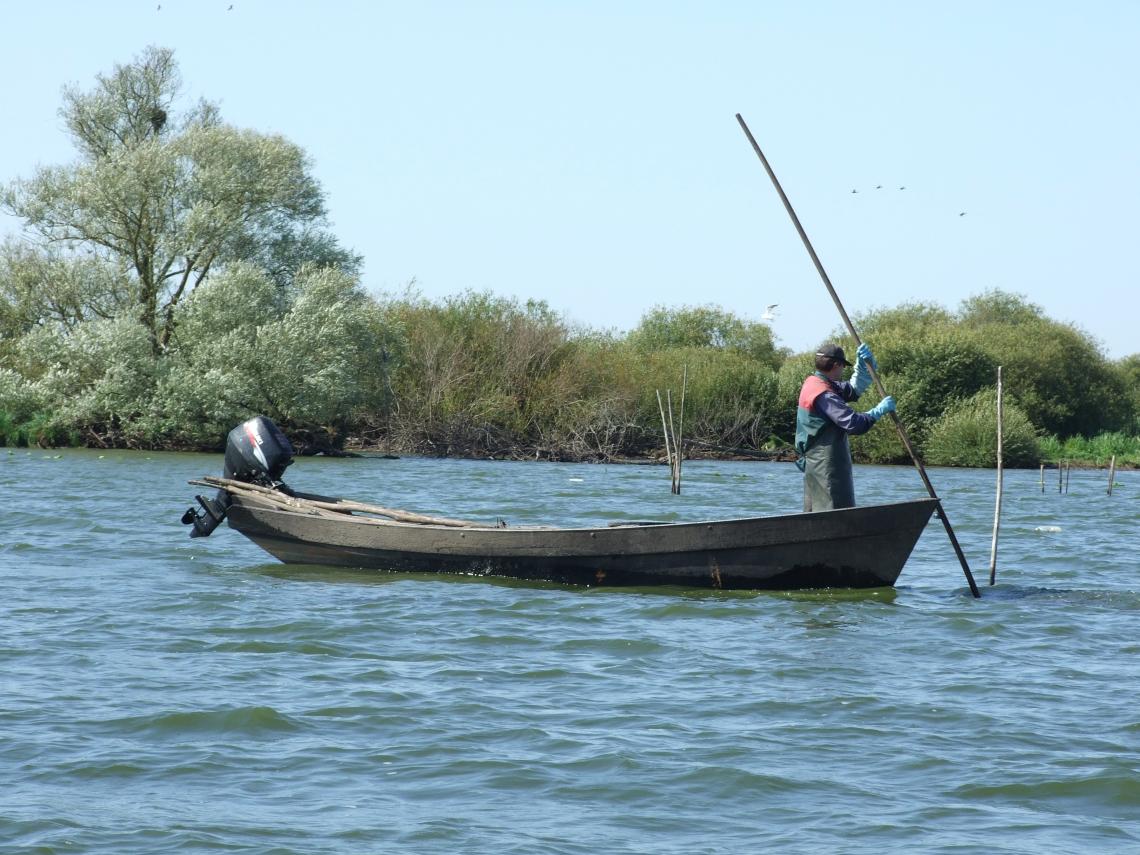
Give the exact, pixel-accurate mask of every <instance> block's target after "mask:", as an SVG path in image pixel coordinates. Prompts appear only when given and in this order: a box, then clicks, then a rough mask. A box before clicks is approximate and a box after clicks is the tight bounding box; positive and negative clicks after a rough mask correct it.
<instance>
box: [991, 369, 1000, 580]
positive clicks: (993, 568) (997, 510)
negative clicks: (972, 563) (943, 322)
mask: <svg viewBox="0 0 1140 855" xmlns="http://www.w3.org/2000/svg"><path fill="white" fill-rule="evenodd" d="M1001 393H1002V389H1001V366H1000V365H999V366H998V370H997V500H996V501H995V503H994V536H993V540H991V541H990V584H991V585H993V584H994V583H995V582H996V581H997V546H998V529H999V528H1000V526H1001V487H1002V412H1001Z"/></svg>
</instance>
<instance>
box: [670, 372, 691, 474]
mask: <svg viewBox="0 0 1140 855" xmlns="http://www.w3.org/2000/svg"><path fill="white" fill-rule="evenodd" d="M688 386H689V366H688V365H684V366H682V369H681V412H680V413H679V414H678V416H677V433H675V434H674V435H673V449H674V450H675V452H676V453H675V454H674V455H673V492H674V493H676V494H677V495H680V494H681V461H682V460H684V458H685V455H684V453H683V448H684V446H683V445H682V438H683V437H684V434H685V391H686V390H687V389H688ZM669 415H670V418H671V417H672V415H673V405H672V404H670V405H669Z"/></svg>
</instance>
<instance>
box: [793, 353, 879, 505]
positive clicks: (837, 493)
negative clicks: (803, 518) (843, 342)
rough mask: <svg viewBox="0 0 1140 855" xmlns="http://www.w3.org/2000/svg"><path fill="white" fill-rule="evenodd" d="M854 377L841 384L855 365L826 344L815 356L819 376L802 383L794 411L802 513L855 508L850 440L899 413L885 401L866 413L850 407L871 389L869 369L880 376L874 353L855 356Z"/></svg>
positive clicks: (810, 377) (844, 355) (816, 371)
mask: <svg viewBox="0 0 1140 855" xmlns="http://www.w3.org/2000/svg"><path fill="white" fill-rule="evenodd" d="M855 355H856V360H857V362H856V365H855V373H854V374H852V375H851V381H850V382H846V381H844V379H843V369H844V368H847V367H848V366H850V365H851V363H850V362H848V361H847V355H846V354H845V353H844V352H843V348H841V347H840V346H839V345H837V344H825V345H823V347H821V348H820V349H819V350H818V351H816V354H815V373H813V374H812V375H811V376H809V377H808V378H807V379H806V380H804V385H803V387H802V388H801V389H800V400H799V408H798V409H797V411H796V454H797V455H798V459H797V460H796V466H798V467H799V468H800V471H802V472H803V473H804V510H805V511H829V510H833V509H836V508H853V507H855V478H854V475H853V473H852V470H851V448H850V446H849V445H848V442H847V437H848V435H849V434H850V435H854V436H858V435H859V434H861V433H866V432H867V431H869V430H870V429H871V428H872V427H873V426H874V424H875V422H877V421H878V420H879V419H881V418H882V417H883V416H885V415H886V414H887V413H893V412H894V411H895V399H894V398H892V397H891V396H890V395H888V396H887V397H885V398H883V400H881V401H880V402H879V403H878V404H876V405H875V406H874V407H873V408H872V409H871V410H869V411H868V412H866V413H857V412H855V410H853V409H851V407H849V406H848V405H847V402H848V401H854V400H856V399H858V397H859V396H860V395H861V394H863V392H865V391H866V390H867V388H868V387H869V386H870V385H871V372H870V371H869V370H868V365H869V366H870V367H871V368H873V369H875V370H878V368H879V365H878V363H877V362H876V361H875V357H874V356H872V355H871V348H869V347H868V346H867V345H866V344H861V345H859V349H858V350H857V351H855Z"/></svg>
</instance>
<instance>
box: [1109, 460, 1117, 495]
mask: <svg viewBox="0 0 1140 855" xmlns="http://www.w3.org/2000/svg"><path fill="white" fill-rule="evenodd" d="M1115 480H1116V455H1115V454H1114V455H1112V462H1111V463H1109V464H1108V495H1110V496H1111V495H1112V482H1113V481H1115Z"/></svg>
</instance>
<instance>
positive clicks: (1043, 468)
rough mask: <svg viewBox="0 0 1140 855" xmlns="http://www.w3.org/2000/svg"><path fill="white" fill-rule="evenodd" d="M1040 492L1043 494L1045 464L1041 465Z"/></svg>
mask: <svg viewBox="0 0 1140 855" xmlns="http://www.w3.org/2000/svg"><path fill="white" fill-rule="evenodd" d="M1041 492H1042V493H1044V492H1045V464H1044V463H1042V464H1041Z"/></svg>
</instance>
